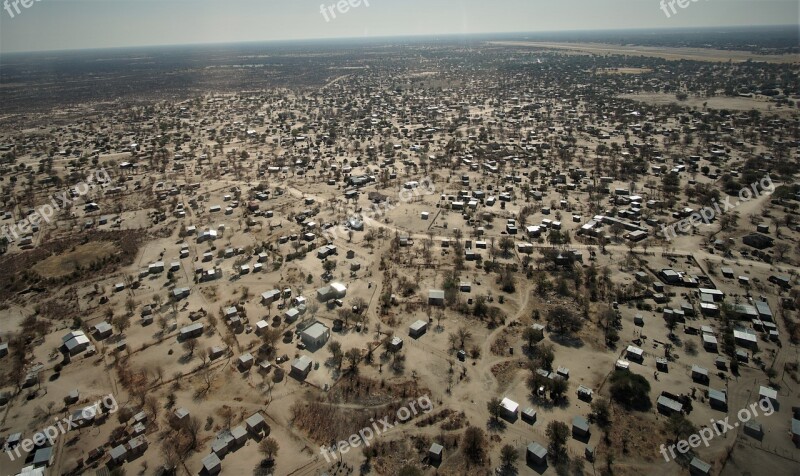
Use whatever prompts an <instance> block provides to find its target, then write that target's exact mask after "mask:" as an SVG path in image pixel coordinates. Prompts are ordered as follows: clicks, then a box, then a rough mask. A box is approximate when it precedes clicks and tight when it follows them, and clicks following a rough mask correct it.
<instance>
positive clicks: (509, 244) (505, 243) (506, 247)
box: [498, 235, 514, 257]
mask: <svg viewBox="0 0 800 476" xmlns="http://www.w3.org/2000/svg"><path fill="white" fill-rule="evenodd" d="M498 246H500V249H501V250H502V251H503V256H504V257H506V256H508V255H509V254H510V253H509V252H510V251H511V250H512V249H514V239H513V238H511V237H510V236H508V235H505V236H503V237H502V238H500V243H498Z"/></svg>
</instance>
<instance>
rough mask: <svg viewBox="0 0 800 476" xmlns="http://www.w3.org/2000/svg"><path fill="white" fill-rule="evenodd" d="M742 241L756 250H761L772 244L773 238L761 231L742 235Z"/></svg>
mask: <svg viewBox="0 0 800 476" xmlns="http://www.w3.org/2000/svg"><path fill="white" fill-rule="evenodd" d="M742 243H744V244H745V245H747V246H750V247H752V248H755V249H757V250H763V249H766V248H769V247H770V246H772V245H773V239H772V238H770V237H769V236H767V235H762V234H761V233H750V234H749V235H747V236H744V237H742Z"/></svg>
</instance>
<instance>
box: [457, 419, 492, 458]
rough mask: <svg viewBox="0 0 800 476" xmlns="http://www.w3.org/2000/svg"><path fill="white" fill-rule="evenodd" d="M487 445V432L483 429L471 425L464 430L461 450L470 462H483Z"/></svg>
mask: <svg viewBox="0 0 800 476" xmlns="http://www.w3.org/2000/svg"><path fill="white" fill-rule="evenodd" d="M486 446H487V441H486V434H485V433H484V432H483V430H481V429H480V428H477V427H474V426H470V427H468V428H467V429H466V430H465V431H464V435H463V436H462V437H461V451H462V452H463V453H464V456H465V457H466V459H467V460H468V461H469V462H471V463H475V464H480V463H482V462H483V458H484V456H485V448H486Z"/></svg>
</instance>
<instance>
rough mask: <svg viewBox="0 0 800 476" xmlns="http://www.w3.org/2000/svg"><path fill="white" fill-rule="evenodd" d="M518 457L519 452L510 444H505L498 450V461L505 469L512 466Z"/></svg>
mask: <svg viewBox="0 0 800 476" xmlns="http://www.w3.org/2000/svg"><path fill="white" fill-rule="evenodd" d="M518 458H519V453H517V450H516V449H514V447H513V446H511V445H505V446H503V448H502V449H501V450H500V462H501V464H502V466H503V467H504V468H506V469H511V468H513V467H514V464H515V463H516V462H517V459H518Z"/></svg>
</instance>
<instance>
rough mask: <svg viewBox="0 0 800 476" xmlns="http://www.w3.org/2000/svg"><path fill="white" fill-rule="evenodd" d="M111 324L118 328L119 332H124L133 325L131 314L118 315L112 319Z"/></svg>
mask: <svg viewBox="0 0 800 476" xmlns="http://www.w3.org/2000/svg"><path fill="white" fill-rule="evenodd" d="M111 325H112V326H114V327H116V328H117V332H119V333H120V334H124V333H125V330H126V329H128V328H129V327H130V326H131V316H130V315H122V316H116V317H114V318H113V319H111Z"/></svg>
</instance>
